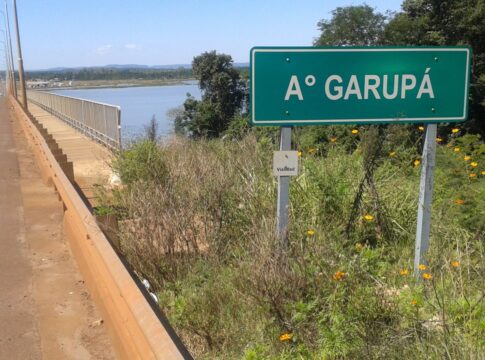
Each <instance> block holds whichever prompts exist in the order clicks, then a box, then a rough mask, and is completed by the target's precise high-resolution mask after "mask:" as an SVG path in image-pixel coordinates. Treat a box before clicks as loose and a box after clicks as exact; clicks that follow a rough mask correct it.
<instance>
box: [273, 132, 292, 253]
mask: <svg viewBox="0 0 485 360" xmlns="http://www.w3.org/2000/svg"><path fill="white" fill-rule="evenodd" d="M280 150H281V151H288V150H291V127H288V126H283V127H282V128H281V131H280ZM289 204H290V177H289V176H278V200H277V204H276V233H277V235H278V237H279V238H280V243H281V248H282V249H286V248H287V247H288V207H289Z"/></svg>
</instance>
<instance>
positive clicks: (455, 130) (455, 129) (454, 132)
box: [451, 128, 460, 134]
mask: <svg viewBox="0 0 485 360" xmlns="http://www.w3.org/2000/svg"><path fill="white" fill-rule="evenodd" d="M458 131H460V129H458V128H453V129H451V132H452V133H453V134H456V133H457V132H458Z"/></svg>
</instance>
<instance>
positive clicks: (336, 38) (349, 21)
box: [315, 5, 387, 46]
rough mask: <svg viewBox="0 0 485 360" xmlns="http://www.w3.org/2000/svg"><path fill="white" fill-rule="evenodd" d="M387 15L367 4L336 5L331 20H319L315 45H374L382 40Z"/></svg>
mask: <svg viewBox="0 0 485 360" xmlns="http://www.w3.org/2000/svg"><path fill="white" fill-rule="evenodd" d="M386 19H387V17H386V16H385V15H383V14H381V13H379V12H375V11H374V9H373V8H372V7H370V6H369V5H360V6H347V7H338V8H336V9H335V10H333V11H332V19H331V20H321V21H319V22H318V27H319V29H320V30H321V31H322V34H321V35H320V37H319V38H318V39H317V40H316V41H315V45H317V46H348V45H360V46H366V45H376V44H379V43H381V42H382V38H383V34H384V29H385V26H386Z"/></svg>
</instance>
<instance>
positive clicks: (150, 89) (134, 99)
mask: <svg viewBox="0 0 485 360" xmlns="http://www.w3.org/2000/svg"><path fill="white" fill-rule="evenodd" d="M52 92H53V93H55V94H60V95H65V96H71V97H75V98H81V99H86V100H94V101H98V102H102V103H106V104H111V105H117V106H120V107H121V132H122V137H123V138H124V139H125V140H126V139H130V138H133V137H136V136H138V135H141V134H143V131H144V125H147V124H148V123H149V122H150V120H151V119H152V117H153V116H155V118H156V119H157V121H158V124H159V125H158V132H159V134H160V135H161V136H167V135H169V134H171V133H173V123H172V121H173V119H170V117H169V116H168V114H167V112H168V111H169V110H171V109H173V108H176V107H180V106H182V104H183V103H184V101H185V99H186V97H187V93H190V94H191V95H192V96H194V97H195V98H196V99H200V97H201V94H200V89H199V87H198V85H197V82H196V81H187V82H185V83H184V84H180V85H166V86H147V87H127V88H104V89H72V90H71V89H69V90H55V91H52Z"/></svg>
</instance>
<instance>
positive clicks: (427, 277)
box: [423, 273, 433, 280]
mask: <svg viewBox="0 0 485 360" xmlns="http://www.w3.org/2000/svg"><path fill="white" fill-rule="evenodd" d="M432 278H433V275H431V274H430V273H424V274H423V279H424V280H431V279H432Z"/></svg>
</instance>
